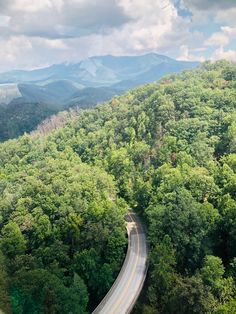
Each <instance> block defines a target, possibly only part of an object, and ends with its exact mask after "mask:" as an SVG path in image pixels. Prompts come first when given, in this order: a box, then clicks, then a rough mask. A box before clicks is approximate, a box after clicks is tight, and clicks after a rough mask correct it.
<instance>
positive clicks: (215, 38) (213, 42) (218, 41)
mask: <svg viewBox="0 0 236 314" xmlns="http://www.w3.org/2000/svg"><path fill="white" fill-rule="evenodd" d="M228 43H229V36H227V34H225V33H224V32H216V33H213V34H212V35H211V36H210V37H209V38H208V39H207V40H206V41H205V45H206V46H225V45H227V44H228Z"/></svg>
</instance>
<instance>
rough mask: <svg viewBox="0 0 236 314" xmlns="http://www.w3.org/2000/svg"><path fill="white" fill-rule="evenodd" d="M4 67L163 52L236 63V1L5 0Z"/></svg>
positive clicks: (0, 27) (1, 1) (0, 37)
mask: <svg viewBox="0 0 236 314" xmlns="http://www.w3.org/2000/svg"><path fill="white" fill-rule="evenodd" d="M0 47H1V49H0V71H6V70H11V69H16V68H21V69H24V68H25V69H32V68H38V67H42V66H47V65H50V64H53V63H60V62H76V61H78V60H80V59H82V58H86V57H89V56H92V55H105V54H113V55H138V54H143V53H146V52H157V53H160V54H165V55H167V56H170V57H173V58H176V59H179V60H200V61H201V60H205V59H212V60H216V59H221V58H226V59H229V60H233V61H235V62H236V0H0Z"/></svg>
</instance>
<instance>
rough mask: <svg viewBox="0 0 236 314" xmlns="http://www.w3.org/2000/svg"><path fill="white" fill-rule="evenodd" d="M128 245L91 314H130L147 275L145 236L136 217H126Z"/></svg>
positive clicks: (131, 215) (132, 215)
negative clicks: (121, 262)
mask: <svg viewBox="0 0 236 314" xmlns="http://www.w3.org/2000/svg"><path fill="white" fill-rule="evenodd" d="M126 222H127V232H128V239H129V245H128V250H127V254H126V258H125V261H124V264H123V266H122V268H121V271H120V273H119V275H118V277H117V279H116V281H115V282H114V284H113V286H112V287H111V289H110V290H109V292H108V293H107V295H106V296H105V297H104V299H103V300H102V301H101V303H100V304H99V305H98V307H97V308H96V309H95V310H94V311H93V313H92V314H98V313H100V314H118V313H119V314H126V313H130V312H131V310H132V308H133V307H134V304H135V302H136V300H137V298H138V296H139V294H140V292H141V289H142V286H143V283H144V280H145V277H146V273H147V244H146V236H145V233H144V230H143V228H142V225H141V222H140V220H139V218H138V216H137V215H136V214H135V213H134V212H129V214H127V215H126Z"/></svg>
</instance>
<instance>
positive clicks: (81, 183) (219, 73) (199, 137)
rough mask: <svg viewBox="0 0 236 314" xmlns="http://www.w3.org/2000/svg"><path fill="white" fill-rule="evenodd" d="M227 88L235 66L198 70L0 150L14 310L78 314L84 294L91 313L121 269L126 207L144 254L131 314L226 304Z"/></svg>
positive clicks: (231, 227) (229, 230)
mask: <svg viewBox="0 0 236 314" xmlns="http://www.w3.org/2000/svg"><path fill="white" fill-rule="evenodd" d="M235 86H236V78H235V65H231V64H229V63H227V62H225V61H219V62H216V63H213V64H211V63H209V62H206V63H204V64H203V65H202V66H201V67H199V68H198V69H197V70H194V71H189V72H187V71H186V72H183V73H182V74H180V75H176V74H174V75H171V76H168V77H165V78H163V79H162V80H161V81H160V82H158V83H155V84H150V85H147V86H142V87H140V88H138V89H136V90H133V91H130V92H128V93H126V94H125V95H124V96H121V97H116V98H113V100H111V101H110V102H109V103H107V104H104V105H100V106H97V107H96V108H94V109H91V110H85V111H83V112H81V114H80V115H79V116H78V117H77V118H74V119H71V120H70V119H69V121H68V123H67V125H66V126H64V127H63V128H60V129H58V130H55V131H52V132H51V133H49V134H47V135H44V136H42V135H34V136H33V137H32V136H28V135H25V136H23V137H21V138H19V140H17V141H8V142H6V143H3V144H1V145H0V164H1V167H0V177H1V183H0V191H1V199H0V208H1V210H0V229H1V235H2V238H1V243H2V245H1V249H2V251H3V254H4V257H5V263H6V265H5V267H6V272H7V274H8V276H9V278H10V279H12V282H13V283H12V284H11V285H10V290H6V288H5V290H6V292H7V293H8V294H9V292H10V296H11V299H12V300H13V301H12V306H13V309H16V308H22V306H24V304H25V302H23V301H21V300H25V299H24V298H25V295H29V296H30V297H29V298H28V300H29V301H28V302H29V303H28V304H29V305H27V306H28V307H29V308H30V310H31V313H34V312H35V313H40V311H47V310H50V311H51V313H53V311H54V312H55V313H57V312H60V311H62V312H64V311H68V303H67V302H66V299H67V297H65V296H68V293H69V295H70V299H71V300H74V301H72V302H71V306H72V307H71V308H70V310H71V311H72V312H73V313H74V312H75V310H74V309H75V308H77V309H79V308H80V307H79V306H77V304H78V303H77V302H79V304H81V311H86V309H85V308H86V302H87V301H86V300H88V295H87V293H86V291H88V293H89V300H90V305H91V300H94V301H95V302H98V300H99V299H100V298H101V297H102V296H103V295H104V294H105V292H106V291H105V290H108V289H109V287H110V285H111V283H112V280H114V276H115V275H116V272H117V271H118V270H119V267H120V264H121V262H122V258H123V252H124V247H125V243H126V241H125V235H124V221H123V214H124V212H125V210H124V209H125V208H126V205H125V202H127V203H129V206H132V207H133V208H135V209H136V210H137V211H138V212H139V213H140V215H142V216H143V218H144V220H145V221H146V224H147V231H148V240H149V245H150V251H151V254H150V271H149V274H148V280H147V286H148V288H147V289H146V293H145V304H144V305H143V306H142V305H140V306H139V313H140V311H143V313H198V314H200V313H230V311H231V309H233V308H235V289H234V285H235V280H236V278H235V274H236V271H235V269H236V267H235V259H234V258H235V248H236V242H235V241H236V234H235V230H236V228H235V214H236V205H235V204H236V194H235V191H236V150H235V139H236V134H235V120H236V89H235ZM108 173H109V174H108ZM114 181H115V183H114ZM116 192H117V195H118V197H117V195H116ZM14 239H17V241H18V243H19V246H17V244H16V243H15V240H14ZM4 244H6V245H5V246H4ZM14 246H15V247H14ZM4 247H5V250H4ZM98 269H99V271H98ZM39 273H41V275H40V276H39ZM48 273H49V274H50V275H48V278H49V279H48V281H47V282H46V281H45V282H44V281H43V280H44V279H43V278H46V277H47V274H48ZM28 276H32V277H31V278H32V280H31V281H30V286H29V285H28V283H27V282H28V281H27V280H26V278H28ZM75 278H77V279H76V282H77V283H76V285H79V286H80V287H81V289H80V291H81V292H80V294H79V295H78V296H77V297H75V295H74V293H73V292H72V291H74V290H73V287H74V285H75V283H74V280H75ZM35 283H38V284H40V285H41V286H42V289H41V294H40V295H39V296H38V297H37V298H36V297H35V295H34V291H35V290H34V289H35V286H36V284H35ZM48 285H49V286H50V285H53V286H54V289H52V290H51V293H52V296H50V302H49V301H47V302H46V299H45V297H46V295H47V294H46V293H45V291H47V289H48V287H49V286H48ZM5 287H7V285H6V286H5ZM57 287H59V289H58V290H57ZM45 289H46V290H45ZM6 298H7V297H6ZM77 298H78V299H77ZM6 300H7V299H6ZM60 300H61V301H60ZM63 300H65V301H63ZM78 300H80V301H78ZM60 302H62V303H60ZM93 305H94V304H93ZM45 307H46V308H45ZM141 308H142V310H140V309H141ZM62 309H63V310H62ZM24 310H25V309H24ZM15 311H16V310H15ZM20 311H21V310H18V313H20ZM16 312H17V311H16ZM231 312H232V311H231ZM75 313H76V312H75Z"/></svg>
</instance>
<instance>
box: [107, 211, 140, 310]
mask: <svg viewBox="0 0 236 314" xmlns="http://www.w3.org/2000/svg"><path fill="white" fill-rule="evenodd" d="M129 216H130V218H131V220H132V222H135V221H134V220H133V219H132V217H131V215H129ZM135 229H136V234H137V236H138V252H137V257H136V260H135V264H134V265H135V266H134V268H133V271H132V273H131V276H130V277H129V280H128V282H127V284H126V286H125V289H124V290H123V291H122V294H121V295H120V297H119V299H118V300H117V302H116V303H115V305H114V306H115V308H114V309H113V311H112V313H113V314H115V313H116V310H117V308H118V307H119V306H120V304H121V302H122V301H123V296H124V295H125V293H126V292H127V291H128V289H129V287H130V285H131V282H132V280H133V278H134V275H135V270H136V267H137V264H138V260H139V251H140V244H139V234H138V229H137V226H136V222H135Z"/></svg>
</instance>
